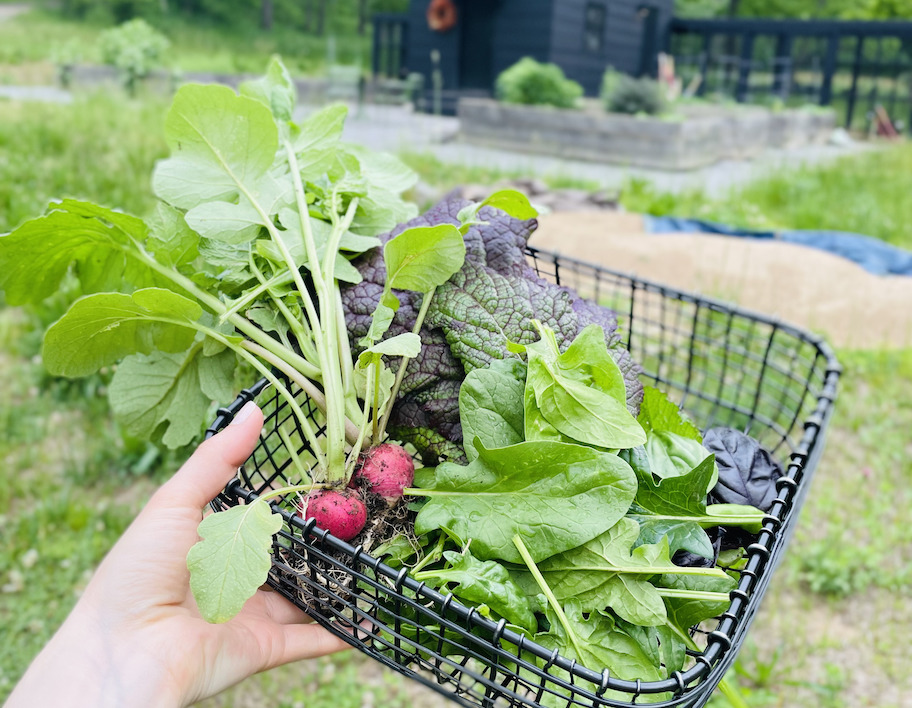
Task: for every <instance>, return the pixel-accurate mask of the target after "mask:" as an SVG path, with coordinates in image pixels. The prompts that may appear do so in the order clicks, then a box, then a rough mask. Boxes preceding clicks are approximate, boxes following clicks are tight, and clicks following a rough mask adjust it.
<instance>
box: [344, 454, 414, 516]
mask: <svg viewBox="0 0 912 708" xmlns="http://www.w3.org/2000/svg"><path fill="white" fill-rule="evenodd" d="M414 479H415V462H414V460H412V456H411V455H409V454H408V453H407V452H406V451H405V450H404V449H403V448H402V447H400V446H399V445H395V444H393V443H383V444H382V445H377V446H376V447H372V448H371V449H370V450H368V451H367V452H366V453H364V454H363V455H362V456H361V461H360V467H358V469H356V470H355V474H354V476H353V477H352V481H351V485H352V486H355V487H361V486H363V487H366V488H367V489H369V490H370V491H372V492H373V493H374V494H379V495H380V496H381V497H383V498H384V499H386V501H387V502H389V503H394V502H395V501H396V500H398V499H399V498H401V497H402V490H403V489H405V488H406V487H411V486H412V482H413V481H414Z"/></svg>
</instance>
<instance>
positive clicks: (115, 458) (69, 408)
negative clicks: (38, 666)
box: [0, 15, 912, 708]
mask: <svg viewBox="0 0 912 708" xmlns="http://www.w3.org/2000/svg"><path fill="white" fill-rule="evenodd" d="M48 17H51V16H49V15H41V16H38V19H35V18H32V19H29V20H27V21H29V22H32V21H36V22H37V21H41V22H44V21H51V20H47V18H48ZM42 18H45V19H42ZM53 22H55V23H56V22H58V20H57V19H53ZM49 26H50V25H49ZM4 31H5V30H4ZM200 31H202V30H200ZM207 31H208V30H207ZM200 36H202V35H200ZM217 36H219V37H221V36H223V35H222V33H221V32H216V31H215V30H213V34H212V37H217ZM224 36H226V37H230V36H231V34H230V32H228V33H226V34H225V35H224ZM172 39H173V37H172ZM220 41H221V40H220ZM226 41H227V40H226ZM3 46H5V45H3V43H2V41H0V47H3ZM26 48H27V47H26V43H24V42H23V43H22V49H23V51H25V50H26ZM0 51H3V50H2V49H0ZM226 51H228V50H226ZM258 68H259V67H258ZM164 109H165V103H164V101H163V100H162V99H158V98H155V97H150V96H147V97H143V98H141V99H138V100H132V101H131V100H127V99H126V98H125V97H122V96H118V95H107V94H96V95H86V96H82V97H81V98H79V99H78V100H77V101H75V102H74V103H73V104H71V105H67V106H56V105H55V106H46V105H42V104H31V103H29V104H25V103H17V102H11V101H6V102H4V101H0V232H3V231H6V230H9V229H11V228H13V227H14V226H15V225H17V224H18V223H20V222H21V221H22V220H24V219H25V218H27V217H29V216H33V215H35V214H38V213H40V211H41V210H42V209H43V208H44V206H45V205H46V203H47V201H48V200H49V199H50V198H52V197H62V196H74V197H79V198H86V199H91V200H94V201H98V202H99V203H102V204H106V205H110V206H116V207H119V208H123V209H124V210H126V211H130V212H133V213H137V214H145V213H147V212H148V211H149V210H150V209H151V207H152V206H153V203H154V202H153V199H152V197H151V194H150V188H149V181H148V180H149V173H150V168H151V165H152V164H153V162H154V161H155V160H156V159H157V158H159V157H161V156H163V155H164V154H165V152H166V148H165V145H164V141H163V139H162V136H161V124H162V120H163V115H164ZM405 158H406V160H407V161H408V162H409V163H410V164H411V165H412V166H413V167H414V168H415V169H417V170H418V171H419V173H420V174H421V175H422V178H423V179H424V180H425V181H426V182H428V183H429V184H431V185H434V186H436V187H438V188H439V189H441V190H442V189H446V188H450V187H453V186H455V185H457V184H461V183H466V182H476V183H492V182H495V181H498V180H500V179H503V178H505V177H510V176H521V175H519V174H515V173H514V174H512V175H510V174H507V173H504V172H500V171H496V170H485V169H476V168H453V167H452V166H449V165H444V164H443V163H441V162H440V161H439V160H437V159H436V158H434V157H433V156H432V155H416V154H411V155H406V156H405ZM551 183H552V186H577V187H582V188H585V189H596V188H599V187H600V186H601V185H599V184H597V183H592V182H579V181H577V180H573V179H570V178H566V177H564V178H557V179H554V180H551ZM910 194H912V146H909V145H898V146H895V147H892V148H891V149H890V150H889V151H886V152H878V153H876V154H870V155H861V156H859V157H853V158H846V159H845V160H843V161H840V162H837V163H834V164H831V165H828V166H826V167H816V168H803V169H800V170H795V171H783V172H782V173H781V174H777V175H775V176H773V177H770V178H767V179H763V180H760V181H757V182H754V183H752V184H748V185H746V186H744V187H741V188H736V189H733V190H731V191H730V192H727V193H723V194H707V193H705V192H691V193H687V194H682V195H672V194H664V193H661V192H658V191H656V190H655V189H653V188H652V187H650V186H649V185H648V184H647V183H644V182H636V181H632V182H629V183H628V184H627V185H626V186H625V188H624V189H623V190H622V195H621V199H622V202H623V204H624V205H625V206H626V207H627V208H629V209H631V210H639V211H650V212H652V213H659V214H664V213H675V214H678V215H683V216H699V217H703V218H714V219H719V220H723V221H728V222H731V223H736V224H741V225H744V226H753V227H758V228H767V227H794V228H811V227H813V228H839V229H845V230H856V231H859V232H861V233H867V234H870V235H872V236H876V237H878V238H882V239H884V240H889V241H891V242H893V243H897V244H900V245H905V246H906V247H912V232H910V228H909V223H910V216H912V213H910V212H912V210H910V206H909V204H910V202H909V196H908V195H910ZM61 300H62V298H61ZM62 305H63V302H62V301H59V302H53V301H52V302H50V303H48V304H47V305H45V306H42V307H41V308H35V309H32V310H28V311H26V310H22V309H19V308H11V307H5V306H3V304H2V299H0V380H2V381H3V385H2V386H0V462H2V464H3V470H4V471H3V483H2V484H0V529H2V533H0V569H2V571H0V636H3V637H4V638H6V641H4V642H2V643H0V700H2V698H3V697H4V696H5V695H6V693H7V692H8V691H9V690H10V688H11V686H12V685H13V683H14V682H15V680H16V679H17V677H18V676H19V675H20V674H21V672H22V671H23V670H24V668H25V666H26V665H27V664H28V662H29V661H30V660H31V658H32V657H33V656H34V654H35V653H36V652H37V651H38V650H39V648H40V647H41V646H42V645H43V643H44V642H46V641H47V639H48V638H49V637H50V636H51V634H52V633H53V631H54V629H55V628H56V626H57V625H58V624H59V622H60V621H61V620H62V618H63V617H64V616H65V615H66V613H67V611H68V610H69V608H70V607H71V606H72V604H73V603H74V602H75V600H76V598H77V596H78V593H79V591H80V589H81V588H82V587H84V585H85V583H86V582H87V580H88V578H89V577H90V575H91V572H92V569H93V568H94V567H95V565H96V564H97V563H98V561H99V560H100V559H101V557H102V556H103V555H104V553H105V552H106V550H107V549H108V548H109V547H110V545H111V544H112V543H113V542H114V541H115V540H116V538H117V537H118V536H119V534H120V533H121V532H122V530H123V529H124V528H125V527H126V525H127V524H128V523H129V521H130V519H132V517H133V515H134V514H135V513H136V512H137V511H138V510H139V508H141V506H142V504H143V502H144V500H145V499H147V498H148V495H149V493H150V492H151V490H152V489H154V487H155V486H156V485H157V484H158V483H159V482H160V481H161V480H163V479H164V478H166V477H167V476H168V475H169V474H170V473H171V472H173V470H174V469H175V468H176V466H177V465H178V464H179V461H180V460H181V459H183V458H184V457H186V454H187V451H186V450H185V451H178V452H177V453H176V454H173V455H162V454H160V453H159V452H158V451H157V450H156V449H155V448H151V447H149V446H147V445H145V444H144V443H141V442H138V441H135V440H130V439H128V438H125V437H124V436H123V435H122V434H121V432H120V431H119V430H118V428H117V426H116V425H115V424H114V423H113V422H112V421H111V419H110V416H109V412H108V408H107V402H106V400H105V397H104V394H105V386H106V383H107V381H106V376H105V375H101V376H98V377H93V378H91V379H87V380H84V381H76V382H72V381H66V380H58V379H53V378H50V377H48V376H47V375H46V374H45V373H44V372H43V369H42V367H41V362H40V356H39V351H40V349H39V347H40V330H41V329H42V328H43V327H44V326H45V325H46V324H47V323H49V322H50V321H52V320H53V319H54V317H55V316H57V315H58V314H59V312H60V308H61V307H62ZM897 306H907V304H904V303H897ZM839 355H840V357H841V359H842V361H843V363H844V364H845V367H846V373H845V376H844V378H843V381H842V385H841V394H840V400H839V402H838V404H837V407H836V416H835V418H834V420H833V424H832V428H831V431H830V435H829V445H828V447H827V450H826V454H825V456H824V458H823V461H822V463H821V465H820V468H819V470H818V474H817V478H816V480H815V482H814V484H813V487H812V490H811V493H810V495H809V498H808V502H807V505H806V507H805V510H804V512H803V516H802V520H801V523H800V524H799V527H798V530H797V532H796V534H795V538H794V539H793V543H792V545H791V547H790V551H789V554H788V556H787V557H786V560H785V563H784V566H783V567H782V569H781V572H780V574H779V575H778V577H777V579H776V582H775V583H774V585H773V587H772V590H771V595H770V597H769V598H768V600H767V602H766V604H765V607H764V609H763V610H762V612H761V614H760V616H759V618H758V620H757V623H756V627H755V629H754V630H753V631H752V636H753V640H752V642H751V643H750V644H749V646H748V647H747V648H746V650H745V652H744V653H743V655H742V658H741V660H740V661H739V662H738V664H737V667H736V669H737V670H736V678H737V681H738V682H739V684H740V685H741V687H742V690H743V691H744V693H745V695H746V697H747V700H748V702H749V704H750V705H751V706H754V707H755V708H759V707H760V706H781V705H820V706H841V705H853V706H858V705H876V706H890V705H896V706H899V705H901V703H900V701H901V700H904V699H903V698H900V696H901V695H902V694H901V693H897V692H896V691H897V690H899V691H901V690H903V689H902V687H903V686H905V688H906V689H908V688H909V686H908V675H907V667H906V666H905V665H904V652H906V648H907V647H908V636H909V635H910V634H912V612H910V609H909V608H910V604H912V603H909V587H910V585H912V577H910V568H912V525H910V524H909V522H908V509H909V508H910V506H912V461H910V460H912V448H910V443H909V431H910V430H912V352H910V351H894V352H840V353H839ZM868 625H874V626H876V631H869V629H868ZM796 627H797V628H801V631H795V628H796ZM834 627H835V628H836V629H832V628H834ZM907 658H908V657H907V655H905V659H906V660H907ZM859 672H862V673H864V675H865V678H864V681H866V682H867V683H865V684H863V685H862V687H861V688H858V684H857V681H858V680H859V678H858V676H859ZM904 681H905V682H906V684H903V682H904ZM849 687H853V688H852V690H853V691H854V693H852V694H851V695H850V697H849V698H847V693H846V691H847V690H849ZM897 687H899V689H897ZM893 695H895V696H897V697H896V698H895V700H894V699H893V698H891V696H893ZM436 700H437V699H436V698H434V697H432V696H430V695H429V694H427V693H425V692H423V690H422V689H419V688H418V687H417V685H416V684H414V682H411V681H408V680H406V679H403V678H401V677H399V676H398V675H395V674H393V673H391V672H389V671H387V670H385V669H382V668H381V667H380V666H379V665H378V664H376V663H373V662H368V661H366V660H364V659H362V658H360V657H359V656H357V655H355V654H346V655H343V656H341V657H335V658H330V659H324V660H320V661H317V662H311V663H308V664H304V665H300V666H295V667H290V668H287V669H284V670H282V671H278V672H274V673H270V674H267V675H264V676H259V677H256V678H254V679H251V680H250V681H248V682H245V684H243V685H242V686H241V687H239V688H237V689H235V690H234V691H232V692H230V693H228V694H225V695H223V696H221V697H219V698H217V699H213V700H212V701H209V702H207V705H210V706H238V707H240V706H257V705H270V706H282V707H287V708H292V707H293V706H299V705H307V706H308V708H322V707H323V706H331V707H332V708H357V707H358V706H364V705H369V706H375V707H377V708H380V707H381V706H382V707H385V708H392V707H398V706H408V705H416V704H417V705H422V706H429V705H436V703H435V701H436ZM718 705H724V704H723V703H721V702H720V703H718Z"/></svg>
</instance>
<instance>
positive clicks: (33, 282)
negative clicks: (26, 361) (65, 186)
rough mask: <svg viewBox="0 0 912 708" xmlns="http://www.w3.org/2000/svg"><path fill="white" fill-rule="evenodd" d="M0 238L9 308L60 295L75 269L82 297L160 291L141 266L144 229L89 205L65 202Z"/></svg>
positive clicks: (0, 279)
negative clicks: (135, 290) (143, 289)
mask: <svg viewBox="0 0 912 708" xmlns="http://www.w3.org/2000/svg"><path fill="white" fill-rule="evenodd" d="M51 209H52V211H51V212H50V213H49V214H47V215H45V216H40V217H38V218H37V219H31V220H30V221H26V222H25V223H24V224H22V225H21V226H20V227H19V228H17V229H16V230H15V231H13V232H12V233H9V234H7V235H5V236H2V237H0V289H2V290H4V291H5V293H6V298H7V301H8V302H9V303H10V304H11V305H22V304H25V303H27V302H39V301H40V300H43V299H44V298H46V297H48V296H50V295H52V294H53V293H55V292H57V291H58V290H59V289H60V284H61V282H62V281H63V278H64V276H65V275H66V274H67V273H68V272H69V269H70V265H71V264H73V263H75V264H76V265H77V266H78V268H77V269H76V273H77V276H78V277H79V281H80V283H81V284H82V288H83V291H84V292H98V291H100V290H113V289H118V288H121V287H123V285H124V281H126V282H127V283H128V284H130V285H132V286H134V287H147V286H152V285H160V284H162V282H163V279H162V278H161V277H160V276H159V275H158V274H157V273H156V272H155V270H153V269H152V268H150V267H149V266H147V265H145V264H143V263H140V262H139V261H138V260H137V259H136V257H135V256H137V255H138V248H137V244H138V243H139V242H141V241H142V240H143V239H145V238H146V235H147V229H146V225H145V224H144V223H143V222H142V221H141V220H140V219H137V218H136V217H133V216H128V215H127V214H121V213H120V212H114V211H111V210H109V209H103V208H102V207H96V206H95V205H94V204H85V203H83V202H76V201H72V200H65V201H62V202H59V203H56V204H52V205H51Z"/></svg>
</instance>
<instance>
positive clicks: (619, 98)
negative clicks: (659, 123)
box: [602, 69, 665, 116]
mask: <svg viewBox="0 0 912 708" xmlns="http://www.w3.org/2000/svg"><path fill="white" fill-rule="evenodd" d="M602 101H603V102H604V104H605V109H606V110H608V111H611V112H612V113H629V114H631V115H633V114H636V113H645V114H647V115H650V116H654V115H658V114H659V113H662V111H664V110H665V97H664V96H663V95H662V87H661V86H659V82H658V81H653V80H652V79H646V78H643V79H634V78H632V77H630V76H626V75H624V74H619V73H618V72H616V71H614V69H608V70H607V71H606V72H605V75H604V77H603V78H602Z"/></svg>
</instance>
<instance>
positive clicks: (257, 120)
mask: <svg viewBox="0 0 912 708" xmlns="http://www.w3.org/2000/svg"><path fill="white" fill-rule="evenodd" d="M165 137H166V139H167V141H168V146H169V147H170V148H171V157H169V158H167V159H165V160H162V161H161V162H159V163H158V164H157V165H156V167H155V172H154V174H153V176H152V186H153V188H154V190H155V193H156V194H157V195H158V196H159V197H160V198H161V199H163V200H164V201H166V202H168V203H169V204H171V205H173V206H175V207H178V208H181V209H192V208H194V207H196V206H198V205H199V204H202V203H204V202H209V201H225V202H233V201H235V200H236V199H237V198H238V195H239V193H240V191H241V189H242V188H245V189H247V190H250V191H254V190H256V188H257V184H258V183H259V182H260V180H262V179H263V178H264V177H265V176H266V173H267V172H268V171H269V168H270V167H271V166H272V163H273V161H274V160H275V156H276V150H277V149H278V129H277V127H276V123H275V120H274V119H273V117H272V113H271V111H270V110H269V108H267V107H266V106H264V105H263V104H262V103H260V102H259V101H257V100H254V99H252V98H247V97H245V96H238V95H237V94H236V93H235V92H234V91H233V90H231V89H230V88H228V87H227V86H215V85H212V86H200V85H195V84H188V85H185V86H182V87H181V88H180V89H179V90H178V91H177V94H176V95H175V96H174V101H173V102H172V104H171V109H170V110H169V111H168V116H167V118H166V119H165Z"/></svg>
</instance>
